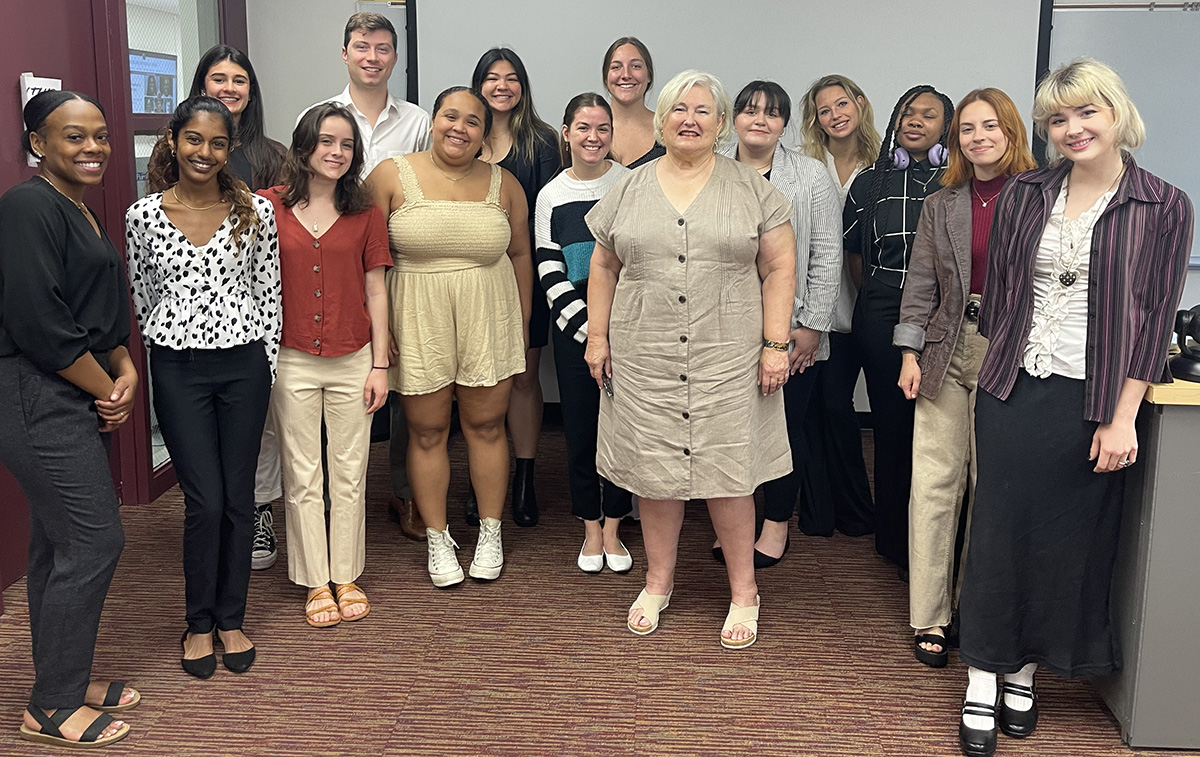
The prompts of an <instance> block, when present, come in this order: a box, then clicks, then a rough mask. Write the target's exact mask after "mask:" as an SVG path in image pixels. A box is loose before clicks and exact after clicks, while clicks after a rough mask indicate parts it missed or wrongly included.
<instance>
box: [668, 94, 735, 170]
mask: <svg viewBox="0 0 1200 757" xmlns="http://www.w3.org/2000/svg"><path fill="white" fill-rule="evenodd" d="M721 119H722V117H721V116H720V115H718V114H717V104H716V100H715V99H713V95H712V92H710V91H709V90H708V87H705V86H702V85H699V84H697V85H696V86H694V87H692V88H691V89H689V90H688V91H687V94H685V95H684V96H683V99H682V100H680V101H679V102H677V103H675V105H674V106H673V107H672V108H671V112H670V113H668V114H667V117H666V119H664V121H663V146H664V147H666V148H667V151H668V152H672V151H678V152H688V153H693V152H695V153H703V152H704V151H708V152H712V150H713V147H714V146H715V145H716V143H717V135H718V134H719V133H720V131H721Z"/></svg>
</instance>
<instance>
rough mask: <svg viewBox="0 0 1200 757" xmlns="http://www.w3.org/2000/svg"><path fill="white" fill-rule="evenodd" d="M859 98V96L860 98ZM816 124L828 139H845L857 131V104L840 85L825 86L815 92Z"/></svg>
mask: <svg viewBox="0 0 1200 757" xmlns="http://www.w3.org/2000/svg"><path fill="white" fill-rule="evenodd" d="M860 99H861V98H860ZM816 102H817V124H818V125H819V126H820V127H821V131H823V132H825V133H826V134H828V135H829V138H830V139H834V140H837V139H847V138H849V137H853V136H854V134H855V133H856V132H857V131H858V121H859V118H860V116H859V110H858V109H859V105H860V103H858V102H857V101H856V100H855V99H854V98H852V97H850V95H848V94H847V93H846V90H845V89H843V88H842V87H840V86H832V87H826V88H825V89H822V90H821V91H820V92H818V93H817V97H816Z"/></svg>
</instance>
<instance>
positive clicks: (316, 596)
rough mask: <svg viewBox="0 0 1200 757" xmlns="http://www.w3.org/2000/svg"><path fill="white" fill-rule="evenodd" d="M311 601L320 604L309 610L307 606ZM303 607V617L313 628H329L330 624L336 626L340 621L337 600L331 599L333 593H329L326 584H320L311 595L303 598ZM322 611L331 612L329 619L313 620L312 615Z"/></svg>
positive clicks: (340, 616) (314, 615)
mask: <svg viewBox="0 0 1200 757" xmlns="http://www.w3.org/2000/svg"><path fill="white" fill-rule="evenodd" d="M313 602H321V604H320V605H318V606H317V607H315V608H314V609H312V610H309V609H308V606H309V605H310V604H312V603H313ZM304 608H305V609H304V619H305V620H306V621H308V624H309V625H310V626H312V627H313V628H329V627H330V626H336V625H337V624H338V623H341V622H342V615H341V612H340V611H339V610H340V608H339V607H338V605H337V602H334V601H333V594H331V593H330V591H329V587H328V586H322V587H321V588H319V589H317V590H316V592H315V593H313V595H312V596H311V597H309V598H308V599H306V600H304ZM323 612H331V613H333V617H332V618H330V619H329V620H322V621H320V622H317V621H315V620H313V618H314V617H316V616H317V615H320V614H321V613H323Z"/></svg>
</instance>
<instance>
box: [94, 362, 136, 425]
mask: <svg viewBox="0 0 1200 757" xmlns="http://www.w3.org/2000/svg"><path fill="white" fill-rule="evenodd" d="M137 385H138V377H137V371H135V370H129V371H126V372H125V373H122V374H121V375H120V376H117V380H116V381H115V382H113V390H112V394H111V395H109V398H108V399H106V400H96V412H97V413H99V414H100V421H101V422H100V431H101V432H102V433H109V432H111V431H116V430H117V429H118V428H120V427H121V424H123V423H125V421H127V420H129V415H130V414H131V413H132V412H133V401H134V400H135V399H136V398H137Z"/></svg>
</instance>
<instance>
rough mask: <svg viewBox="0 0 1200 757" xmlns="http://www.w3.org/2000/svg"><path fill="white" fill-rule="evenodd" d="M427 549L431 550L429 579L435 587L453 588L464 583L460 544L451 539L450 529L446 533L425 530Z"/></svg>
mask: <svg viewBox="0 0 1200 757" xmlns="http://www.w3.org/2000/svg"><path fill="white" fill-rule="evenodd" d="M425 537H426V547H427V548H428V550H429V578H430V579H432V580H433V585H434V586H439V587H441V586H453V585H454V584H457V583H462V580H463V569H462V566H461V565H459V564H458V555H456V554H455V553H454V550H456V549H458V543H457V542H455V541H454V539H451V538H450V527H449V526H447V527H446V530H445V531H435V530H433V529H432V528H426V529H425Z"/></svg>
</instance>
